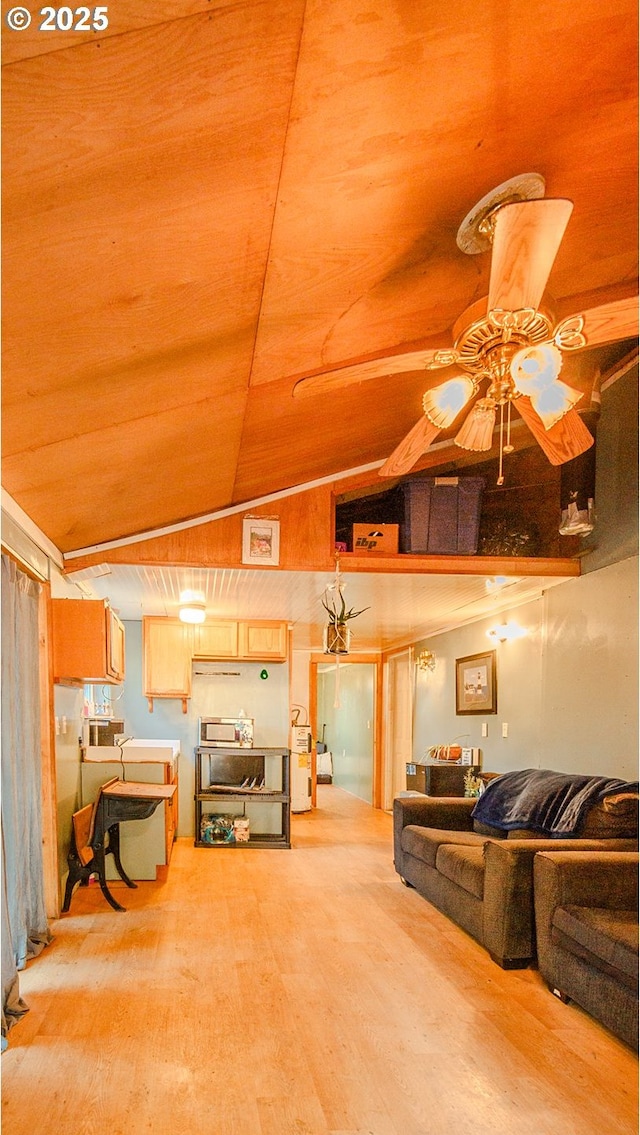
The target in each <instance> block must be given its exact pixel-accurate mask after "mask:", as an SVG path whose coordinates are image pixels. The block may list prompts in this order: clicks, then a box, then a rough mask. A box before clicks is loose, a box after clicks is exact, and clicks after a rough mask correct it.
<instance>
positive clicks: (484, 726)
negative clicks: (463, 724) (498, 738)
mask: <svg viewBox="0 0 640 1135" xmlns="http://www.w3.org/2000/svg"><path fill="white" fill-rule="evenodd" d="M482 736H483V737H488V736H489V723H488V722H487V721H483V722H482Z"/></svg>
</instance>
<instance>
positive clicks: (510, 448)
mask: <svg viewBox="0 0 640 1135" xmlns="http://www.w3.org/2000/svg"><path fill="white" fill-rule="evenodd" d="M513 448H514V447H513V446H512V444H511V402H507V444H506V445H505V447H504V449H503V451H502V452H503V453H513Z"/></svg>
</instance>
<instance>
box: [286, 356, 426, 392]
mask: <svg viewBox="0 0 640 1135" xmlns="http://www.w3.org/2000/svg"><path fill="white" fill-rule="evenodd" d="M436 354H437V351H406V352H404V353H403V354H399V355H388V356H387V357H386V358H383V359H370V360H369V361H368V362H365V363H353V364H352V365H351V366H344V367H337V368H336V369H334V370H326V371H323V372H322V373H321V374H312V375H308V376H307V377H305V378H299V379H298V381H297V382H296V384H295V386H294V388H293V397H294V398H307V397H310V396H311V395H318V394H329V393H330V392H331V391H333V390H341V389H342V388H343V387H345V386H351V385H353V384H354V383H356V382H367V381H368V380H369V379H370V378H382V377H383V376H384V375H391V374H406V373H408V372H409V371H412V370H424V368H425V367H426V365H427V363H430V362H431V361H432V359H433V358H435V356H436Z"/></svg>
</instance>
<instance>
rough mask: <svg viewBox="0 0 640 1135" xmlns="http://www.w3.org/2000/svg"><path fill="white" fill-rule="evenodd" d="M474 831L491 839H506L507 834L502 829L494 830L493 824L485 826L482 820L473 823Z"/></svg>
mask: <svg viewBox="0 0 640 1135" xmlns="http://www.w3.org/2000/svg"><path fill="white" fill-rule="evenodd" d="M473 830H474V832H477V833H478V835H486V836H489V838H490V839H506V838H507V833H506V832H505V831H503V830H502V828H494V827H493V825H492V824H483V823H482V822H481V820H474V821H473Z"/></svg>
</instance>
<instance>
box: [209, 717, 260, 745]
mask: <svg viewBox="0 0 640 1135" xmlns="http://www.w3.org/2000/svg"><path fill="white" fill-rule="evenodd" d="M198 733H199V738H200V740H199V744H200V747H201V748H209V749H251V748H253V718H252V717H199V718H198Z"/></svg>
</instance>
